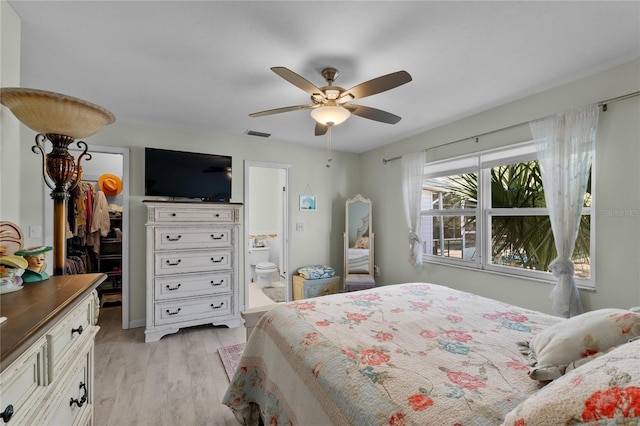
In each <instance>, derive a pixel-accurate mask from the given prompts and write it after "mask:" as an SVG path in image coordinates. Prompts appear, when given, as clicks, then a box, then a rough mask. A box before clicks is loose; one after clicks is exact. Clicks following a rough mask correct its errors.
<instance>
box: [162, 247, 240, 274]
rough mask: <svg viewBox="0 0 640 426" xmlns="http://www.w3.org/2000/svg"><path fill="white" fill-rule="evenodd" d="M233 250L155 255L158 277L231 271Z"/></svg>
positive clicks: (176, 252)
mask: <svg viewBox="0 0 640 426" xmlns="http://www.w3.org/2000/svg"><path fill="white" fill-rule="evenodd" d="M231 253H232V251H231V249H229V250H206V251H183V252H180V251H175V252H166V253H156V254H155V273H156V275H166V274H177V273H183V272H206V271H214V270H223V269H231V268H232V266H233V263H232V260H231Z"/></svg>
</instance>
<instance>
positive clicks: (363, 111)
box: [344, 104, 402, 124]
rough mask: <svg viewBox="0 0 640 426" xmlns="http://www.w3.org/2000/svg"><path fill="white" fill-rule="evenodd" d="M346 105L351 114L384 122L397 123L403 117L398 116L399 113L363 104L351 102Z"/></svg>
mask: <svg viewBox="0 0 640 426" xmlns="http://www.w3.org/2000/svg"><path fill="white" fill-rule="evenodd" d="M344 107H345V108H346V109H348V110H349V111H351V114H353V115H357V116H359V117H362V118H368V119H369V120H375V121H380V122H382V123H387V124H396V123H397V122H398V121H400V120H401V119H402V117H398V116H397V115H395V114H391V113H390V112H386V111H382V110H381V109H376V108H371V107H366V106H362V105H354V104H349V105H345V106H344Z"/></svg>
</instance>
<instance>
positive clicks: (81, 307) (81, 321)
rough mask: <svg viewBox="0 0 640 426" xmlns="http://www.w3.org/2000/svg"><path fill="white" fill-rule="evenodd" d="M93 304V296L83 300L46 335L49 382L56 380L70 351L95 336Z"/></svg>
mask: <svg viewBox="0 0 640 426" xmlns="http://www.w3.org/2000/svg"><path fill="white" fill-rule="evenodd" d="M94 303H95V302H94V298H93V295H92V297H89V298H86V299H84V300H83V301H82V302H80V303H79V304H78V305H77V306H76V307H75V308H73V310H72V311H71V312H69V313H68V314H67V315H65V317H64V318H63V319H62V320H60V322H59V323H58V324H57V325H56V326H55V327H53V328H52V329H51V331H49V333H47V351H48V376H49V382H53V381H54V380H55V379H56V376H57V375H58V374H59V370H61V369H62V365H63V364H65V358H69V357H70V356H72V355H73V354H70V352H71V351H72V349H73V348H74V347H78V346H79V345H82V344H83V343H84V342H86V341H87V339H93V337H94V336H95V333H96V332H97V330H94V329H95V328H96V327H95V325H94V324H95V317H94V315H93V312H94V309H93V307H94ZM67 361H68V359H67Z"/></svg>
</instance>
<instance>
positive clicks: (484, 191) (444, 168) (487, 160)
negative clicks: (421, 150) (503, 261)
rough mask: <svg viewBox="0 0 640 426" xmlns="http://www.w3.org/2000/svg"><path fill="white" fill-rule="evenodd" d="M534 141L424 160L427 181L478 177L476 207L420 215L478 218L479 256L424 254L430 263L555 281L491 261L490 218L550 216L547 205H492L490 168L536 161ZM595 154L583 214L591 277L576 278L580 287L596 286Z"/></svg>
mask: <svg viewBox="0 0 640 426" xmlns="http://www.w3.org/2000/svg"><path fill="white" fill-rule="evenodd" d="M537 159H538V158H537V155H536V152H535V145H534V142H533V141H526V142H522V143H518V144H513V145H509V146H507V147H502V148H496V149H490V150H485V151H479V152H475V153H473V154H467V155H462V156H458V157H452V158H448V159H442V160H437V161H432V162H427V163H425V177H424V179H425V181H426V179H429V178H436V177H445V176H453V175H457V174H462V173H476V175H477V177H478V182H477V188H478V200H477V203H476V208H475V209H430V210H421V212H420V216H421V218H424V217H433V216H439V217H446V216H473V215H475V217H476V231H475V232H476V255H475V256H474V258H473V259H467V260H465V259H459V258H450V257H445V256H443V255H437V254H423V256H422V259H423V261H424V262H427V263H435V264H443V265H447V266H453V267H458V268H466V269H468V268H472V269H474V270H480V271H483V272H487V273H494V274H500V275H508V276H512V277H521V278H526V279H531V280H536V281H542V282H545V283H556V282H557V279H556V278H555V277H554V276H553V274H552V273H551V272H546V271H535V270H531V269H524V268H515V267H512V266H507V265H500V264H495V263H492V262H491V253H492V235H491V232H492V229H491V221H492V218H493V217H496V216H549V209H548V208H546V207H531V208H494V207H492V206H491V195H490V194H491V192H490V191H491V169H492V168H493V167H496V166H502V165H508V164H514V163H520V162H525V161H531V160H537ZM594 189H595V155H594V158H593V160H592V164H591V206H589V207H583V209H582V215H587V216H590V239H589V268H590V271H589V278H582V277H577V276H576V277H575V282H576V285H577V286H578V287H581V288H586V289H595V259H596V245H595V235H596V233H595V226H596V220H595V212H596V208H595V203H596V200H595V198H596V197H595V190H594Z"/></svg>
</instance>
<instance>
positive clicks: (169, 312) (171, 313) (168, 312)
mask: <svg viewBox="0 0 640 426" xmlns="http://www.w3.org/2000/svg"><path fill="white" fill-rule="evenodd" d="M181 310H182V308H178V309H176V310H175V311H173V312H171V311H170V310H168V309H167V311H166V312H167V315H178V313H179V312H180V311H181Z"/></svg>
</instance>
